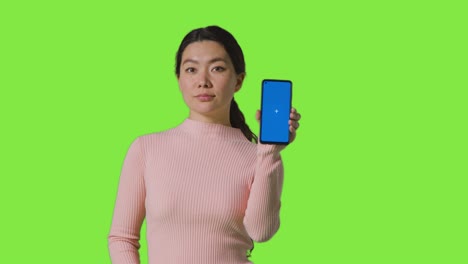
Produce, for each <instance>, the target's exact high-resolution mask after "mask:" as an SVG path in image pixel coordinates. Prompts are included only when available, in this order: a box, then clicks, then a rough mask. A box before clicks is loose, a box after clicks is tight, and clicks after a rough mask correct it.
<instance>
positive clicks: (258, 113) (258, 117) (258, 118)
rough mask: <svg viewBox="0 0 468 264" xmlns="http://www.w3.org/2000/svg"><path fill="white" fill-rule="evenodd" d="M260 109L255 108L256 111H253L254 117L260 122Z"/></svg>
mask: <svg viewBox="0 0 468 264" xmlns="http://www.w3.org/2000/svg"><path fill="white" fill-rule="evenodd" d="M261 113H262V112H261V111H260V110H257V112H256V113H255V119H256V120H257V121H258V122H260V116H261Z"/></svg>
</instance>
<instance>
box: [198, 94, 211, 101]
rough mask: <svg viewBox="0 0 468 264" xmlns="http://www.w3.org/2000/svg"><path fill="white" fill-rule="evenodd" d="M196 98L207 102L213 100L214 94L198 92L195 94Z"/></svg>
mask: <svg viewBox="0 0 468 264" xmlns="http://www.w3.org/2000/svg"><path fill="white" fill-rule="evenodd" d="M195 97H196V98H197V99H198V100H200V101H202V102H209V101H211V100H213V98H214V97H215V96H214V95H210V94H199V95H197V96H195Z"/></svg>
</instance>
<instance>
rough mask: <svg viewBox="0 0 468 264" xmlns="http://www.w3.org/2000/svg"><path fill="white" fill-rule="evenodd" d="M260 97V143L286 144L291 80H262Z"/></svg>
mask: <svg viewBox="0 0 468 264" xmlns="http://www.w3.org/2000/svg"><path fill="white" fill-rule="evenodd" d="M261 97H262V99H261V101H262V102H261V111H262V112H261V116H260V143H263V144H277V145H286V144H288V143H289V114H290V112H291V101H292V82H291V81H289V80H271V79H266V80H263V81H262V96H261Z"/></svg>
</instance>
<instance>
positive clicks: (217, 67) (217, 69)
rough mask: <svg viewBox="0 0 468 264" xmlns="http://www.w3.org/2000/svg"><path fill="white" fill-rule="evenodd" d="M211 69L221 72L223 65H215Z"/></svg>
mask: <svg viewBox="0 0 468 264" xmlns="http://www.w3.org/2000/svg"><path fill="white" fill-rule="evenodd" d="M213 71H217V72H222V71H224V67H221V66H216V67H214V68H213Z"/></svg>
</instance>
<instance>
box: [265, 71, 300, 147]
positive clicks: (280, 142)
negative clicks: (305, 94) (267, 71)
mask: <svg viewBox="0 0 468 264" xmlns="http://www.w3.org/2000/svg"><path fill="white" fill-rule="evenodd" d="M265 82H286V83H289V86H290V96H289V99H290V100H289V109H291V107H292V89H293V83H292V81H291V80H281V79H263V80H262V93H261V102H260V109H261V113H260V134H259V136H258V140H259V141H260V143H262V144H271V145H288V144H289V141H290V140H291V134H290V133H288V141H287V142H282V141H279V142H277V141H264V140H262V122H263V121H262V115H263V94H264V89H265ZM288 131H289V127H288Z"/></svg>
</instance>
